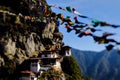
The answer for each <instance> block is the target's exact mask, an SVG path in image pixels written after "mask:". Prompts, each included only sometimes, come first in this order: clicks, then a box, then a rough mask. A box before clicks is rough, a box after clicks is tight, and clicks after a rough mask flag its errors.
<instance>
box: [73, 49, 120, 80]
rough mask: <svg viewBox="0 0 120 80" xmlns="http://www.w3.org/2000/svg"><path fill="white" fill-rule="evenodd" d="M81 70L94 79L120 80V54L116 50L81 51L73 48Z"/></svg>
mask: <svg viewBox="0 0 120 80" xmlns="http://www.w3.org/2000/svg"><path fill="white" fill-rule="evenodd" d="M72 53H73V56H74V57H75V58H76V60H77V61H78V63H79V67H80V68H81V71H82V72H83V73H84V74H85V75H87V76H89V77H91V78H93V79H94V80H119V79H120V77H119V74H120V64H119V62H120V55H119V54H118V53H117V51H116V50H112V51H110V52H108V51H105V50H104V51H101V52H94V51H80V50H76V49H72Z"/></svg>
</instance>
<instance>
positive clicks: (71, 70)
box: [61, 56, 88, 80]
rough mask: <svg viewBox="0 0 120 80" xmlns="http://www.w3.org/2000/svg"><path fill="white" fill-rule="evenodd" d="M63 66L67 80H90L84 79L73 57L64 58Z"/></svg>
mask: <svg viewBox="0 0 120 80" xmlns="http://www.w3.org/2000/svg"><path fill="white" fill-rule="evenodd" d="M61 66H62V69H63V72H64V73H65V76H66V80H82V79H83V80H88V79H87V78H86V79H85V78H84V76H83V75H82V73H81V72H80V69H79V66H78V64H77V62H76V60H75V59H74V58H73V57H72V56H69V57H64V59H63V62H62V63H61Z"/></svg>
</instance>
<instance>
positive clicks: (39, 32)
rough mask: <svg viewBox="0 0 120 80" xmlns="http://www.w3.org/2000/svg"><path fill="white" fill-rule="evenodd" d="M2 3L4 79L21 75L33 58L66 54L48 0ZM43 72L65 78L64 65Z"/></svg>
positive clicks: (0, 74)
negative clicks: (57, 70)
mask: <svg viewBox="0 0 120 80" xmlns="http://www.w3.org/2000/svg"><path fill="white" fill-rule="evenodd" d="M15 3H16V4H15ZM0 5H1V6H0V79H3V80H8V79H9V78H11V79H12V80H16V79H18V77H19V72H20V70H25V69H28V67H29V65H30V63H29V59H30V58H37V57H40V56H41V54H43V53H45V52H50V53H51V54H54V53H59V54H60V53H61V54H62V52H63V51H62V50H63V49H62V48H63V47H64V43H63V42H62V39H63V34H62V33H61V32H59V29H58V26H57V24H56V21H55V19H54V17H55V13H53V12H52V11H51V10H50V8H49V6H48V5H47V3H46V1H44V0H17V1H16V0H11V1H9V0H1V1H0ZM17 6H18V7H17ZM64 66H65V65H64ZM42 76H43V77H42V78H43V79H44V78H46V79H45V80H58V79H59V78H62V80H65V77H64V72H63V71H62V69H60V70H59V72H56V71H55V70H48V71H46V72H45V73H44V75H42ZM58 76H59V77H58ZM79 76H80V75H79ZM56 77H57V78H56ZM42 78H40V80H41V79H42Z"/></svg>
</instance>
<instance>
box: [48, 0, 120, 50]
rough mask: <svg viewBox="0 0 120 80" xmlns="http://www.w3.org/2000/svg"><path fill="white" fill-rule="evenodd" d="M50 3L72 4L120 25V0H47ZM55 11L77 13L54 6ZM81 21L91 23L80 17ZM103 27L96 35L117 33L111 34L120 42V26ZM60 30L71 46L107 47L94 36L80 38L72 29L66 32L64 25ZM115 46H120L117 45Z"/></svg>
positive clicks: (98, 18)
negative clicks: (97, 41) (95, 39)
mask: <svg viewBox="0 0 120 80" xmlns="http://www.w3.org/2000/svg"><path fill="white" fill-rule="evenodd" d="M46 1H47V3H48V4H49V5H57V6H60V7H63V8H65V7H67V6H70V7H71V8H75V9H76V10H77V11H78V12H80V13H81V14H83V15H85V16H88V17H91V18H94V19H97V20H100V21H105V22H107V23H111V24H116V25H120V11H119V8H120V4H119V3H120V0H99V1H98V0H46ZM52 10H53V12H56V13H62V14H63V15H64V16H70V17H71V18H73V17H75V16H76V15H75V14H71V13H69V12H65V11H62V10H59V9H55V8H52ZM78 20H79V21H81V22H85V23H91V21H90V20H88V19H84V18H78ZM100 29H102V31H101V32H96V33H94V34H95V35H98V36H100V35H102V33H103V32H110V33H116V35H115V36H111V37H110V38H113V39H115V40H117V41H118V42H120V33H119V31H120V28H116V29H115V28H111V27H102V28H101V27H100ZM59 31H60V32H62V33H63V36H64V37H63V42H64V43H65V45H69V46H70V47H73V48H76V49H79V50H87V51H98V52H99V51H102V50H104V49H105V46H106V44H98V43H96V42H95V41H94V40H93V38H92V37H90V36H87V37H82V38H79V37H78V36H77V35H75V32H74V31H72V32H70V33H67V32H66V29H65V28H64V27H63V25H62V26H60V27H59ZM114 48H119V46H116V47H114Z"/></svg>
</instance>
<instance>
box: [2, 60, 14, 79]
mask: <svg viewBox="0 0 120 80" xmlns="http://www.w3.org/2000/svg"><path fill="white" fill-rule="evenodd" d="M15 70H16V62H15V61H14V60H8V61H6V63H5V66H3V67H2V68H1V69H0V72H1V73H0V80H1V79H3V80H9V78H11V79H12V80H14V79H13V78H15V76H14V72H15Z"/></svg>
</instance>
